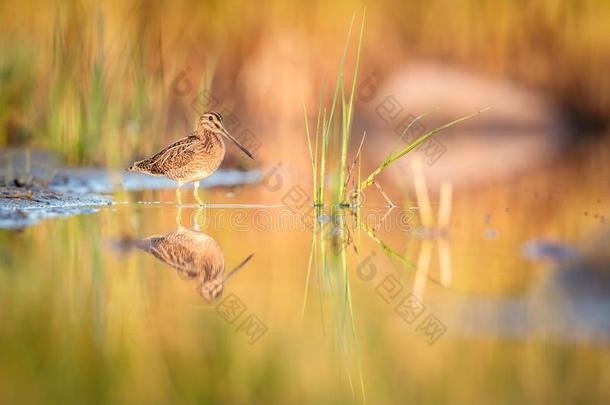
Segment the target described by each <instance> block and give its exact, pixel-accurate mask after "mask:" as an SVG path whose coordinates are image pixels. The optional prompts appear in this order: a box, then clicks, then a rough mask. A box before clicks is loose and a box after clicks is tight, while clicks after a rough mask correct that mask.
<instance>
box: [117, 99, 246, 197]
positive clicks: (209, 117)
mask: <svg viewBox="0 0 610 405" xmlns="http://www.w3.org/2000/svg"><path fill="white" fill-rule="evenodd" d="M223 121H224V120H223V117H222V115H221V114H220V113H218V112H214V111H212V112H208V113H205V114H203V115H202V116H201V117H199V122H198V124H197V129H196V130H195V132H193V133H192V134H190V135H189V136H187V137H185V138H182V139H179V140H178V141H176V142H174V143H172V144H171V145H169V146H167V147H166V148H164V149H162V150H161V151H159V152H157V153H156V154H154V155H153V156H151V157H150V158H148V159H144V160H140V161H137V162H135V163H134V164H133V165H131V166H130V167H129V170H130V171H135V172H140V173H146V174H149V175H152V176H165V177H168V178H170V179H172V180H175V181H176V182H178V189H177V190H176V194H177V197H178V202H179V203H180V187H181V186H182V185H183V184H185V183H190V182H194V183H193V184H194V187H195V190H194V195H195V199H196V200H197V202H199V203H202V201H201V200H200V198H199V194H198V193H197V190H198V186H199V181H200V180H203V179H205V178H206V177H208V176H210V175H211V174H212V173H214V172H215V171H216V170H217V169H218V167H219V166H220V164H221V163H222V160H223V159H224V156H225V150H226V147H225V143H224V141H223V137H226V138H227V139H230V140H231V141H233V142H234V143H235V144H236V145H237V146H238V147H239V148H240V149H241V150H242V151H243V152H244V153H245V154H246V155H248V156H249V157H250V158H252V159H254V157H253V156H252V154H251V153H250V151H248V149H246V147H245V146H243V145H242V144H241V143H240V142H239V141H238V140H237V139H235V138H234V137H233V136H232V135H231V134H230V133H229V132H228V131H227V130H226V129H225V128H224V126H223Z"/></svg>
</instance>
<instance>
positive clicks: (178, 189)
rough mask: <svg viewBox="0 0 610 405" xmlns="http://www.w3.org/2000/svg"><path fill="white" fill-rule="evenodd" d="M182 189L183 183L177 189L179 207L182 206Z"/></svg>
mask: <svg viewBox="0 0 610 405" xmlns="http://www.w3.org/2000/svg"><path fill="white" fill-rule="evenodd" d="M180 187H182V183H178V188H176V200H178V206H181V205H182V193H181V192H180Z"/></svg>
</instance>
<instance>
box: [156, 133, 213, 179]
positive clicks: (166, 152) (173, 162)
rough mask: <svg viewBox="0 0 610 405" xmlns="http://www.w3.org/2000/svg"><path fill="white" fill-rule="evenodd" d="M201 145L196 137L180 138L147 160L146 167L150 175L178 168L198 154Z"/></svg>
mask: <svg viewBox="0 0 610 405" xmlns="http://www.w3.org/2000/svg"><path fill="white" fill-rule="evenodd" d="M201 148H202V143H201V142H200V141H199V138H197V137H196V136H193V135H191V136H188V137H186V138H182V139H180V140H178V141H176V142H174V143H173V144H171V145H169V146H168V147H166V148H165V149H163V150H162V151H160V152H158V153H156V154H155V155H153V156H152V157H150V158H149V159H148V161H147V162H146V166H147V167H148V169H149V170H150V171H151V172H152V173H163V172H164V171H165V170H166V169H167V168H168V167H171V168H180V167H182V166H184V165H186V164H188V163H189V162H190V161H192V158H193V156H194V155H196V154H198V153H200V152H201V151H200V149H201Z"/></svg>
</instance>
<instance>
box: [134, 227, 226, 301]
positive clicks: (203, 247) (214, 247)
mask: <svg viewBox="0 0 610 405" xmlns="http://www.w3.org/2000/svg"><path fill="white" fill-rule="evenodd" d="M137 246H138V247H139V248H140V249H142V250H144V251H146V252H148V253H150V254H152V255H153V256H154V257H156V258H157V259H159V260H161V261H162V262H163V263H165V264H167V265H169V266H170V267H172V268H173V269H175V270H176V271H178V273H179V274H181V275H183V276H184V277H185V278H187V279H194V280H197V291H198V292H199V293H200V294H201V295H202V296H203V297H204V298H205V299H207V300H209V301H210V300H216V299H218V298H219V297H221V296H222V292H223V289H224V288H223V286H224V278H223V276H224V271H225V259H224V254H223V252H222V249H221V248H220V245H218V243H217V242H216V241H215V240H214V239H213V238H212V237H211V236H209V235H206V234H204V233H201V232H197V231H192V230H190V229H185V228H181V229H178V230H176V231H173V232H170V233H168V234H166V235H155V236H150V237H148V238H144V239H140V240H139V241H138V242H137Z"/></svg>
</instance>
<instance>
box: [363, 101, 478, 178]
mask: <svg viewBox="0 0 610 405" xmlns="http://www.w3.org/2000/svg"><path fill="white" fill-rule="evenodd" d="M487 110H489V108H484V109H482V110H479V111H477V112H474V113H472V114H469V115H466V116H464V117H462V118H458V119H457V120H454V121H451V122H449V123H447V124H445V125H443V126H440V127H438V128H435V129H433V130H432V131H429V132H427V133H426V134H424V135H422V136H421V137H420V138H419V139H417V140H416V141H414V142H412V143H411V144H409V145H408V146H406V147H405V148H403V149H402V150H400V151H399V152H398V153H397V154H395V155H392V154H390V156H388V157H387V158H386V160H384V161H383V162H382V163H381V165H379V167H378V168H377V169H375V170H374V171H373V172H372V173H371V174H370V175H369V176H368V177H367V178H366V180H364V181H363V182H362V183H361V184H360V189H361V190H364V189H365V188H367V187H369V186H370V185H371V184H373V182H374V180H375V177H377V176H378V175H379V174H380V173H381V172H383V171H384V170H385V169H386V168H387V167H388V166H390V165H391V164H392V163H394V162H396V161H397V160H398V159H400V158H401V157H403V156H404V155H406V154H407V153H409V152H411V151H412V150H413V149H415V148H417V147H418V146H419V145H421V144H422V143H423V142H424V141H426V140H427V139H428V138H430V137H431V136H432V135H434V134H436V133H438V132H440V131H442V130H444V129H447V128H450V127H452V126H454V125H457V124H459V123H460V122H463V121H466V120H467V119H470V118H472V117H474V116H476V115H479V114H481V113H483V112H485V111H487Z"/></svg>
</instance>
